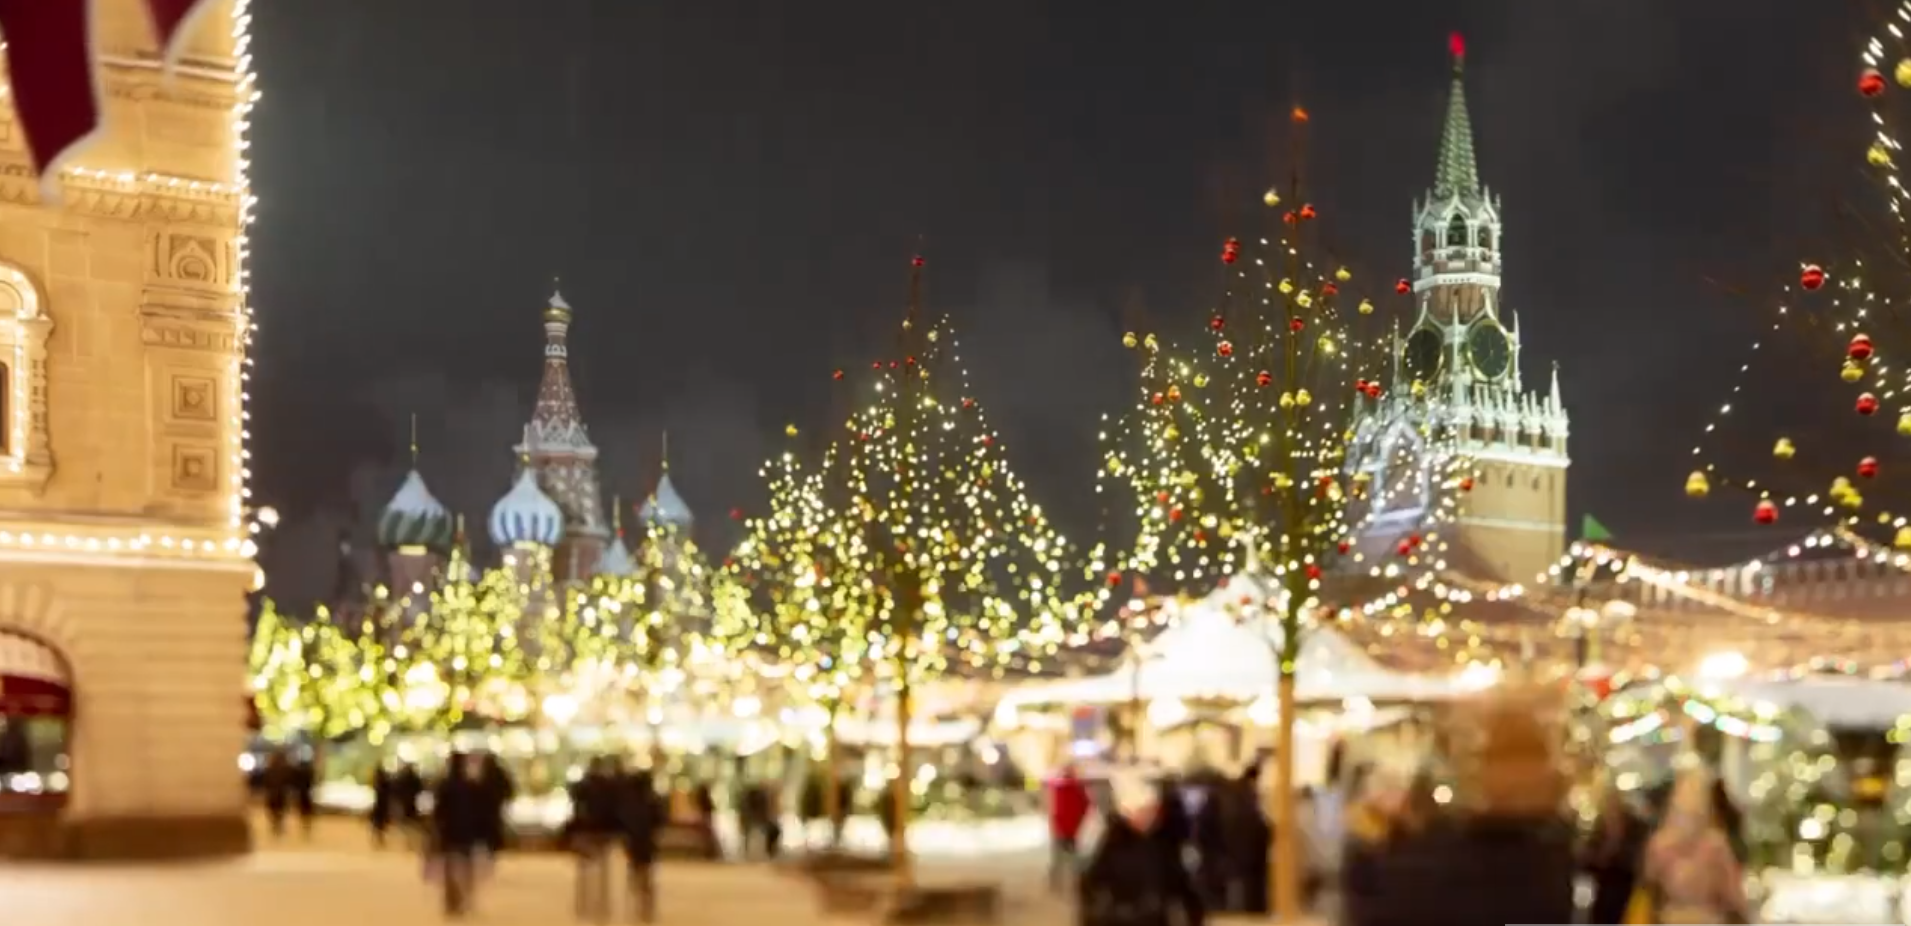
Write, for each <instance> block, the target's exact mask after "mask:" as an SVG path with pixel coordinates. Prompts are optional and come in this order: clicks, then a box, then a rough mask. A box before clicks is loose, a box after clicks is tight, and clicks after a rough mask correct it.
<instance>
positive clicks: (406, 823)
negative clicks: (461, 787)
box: [391, 762, 425, 847]
mask: <svg viewBox="0 0 1911 926" xmlns="http://www.w3.org/2000/svg"><path fill="white" fill-rule="evenodd" d="M391 782H392V822H393V823H395V824H397V825H398V827H399V832H400V833H402V834H403V836H404V838H405V839H406V840H408V841H411V842H409V843H408V844H410V845H412V846H414V847H415V846H416V845H417V843H416V842H415V841H412V840H416V839H417V838H418V837H419V835H420V826H421V822H422V821H420V820H419V818H418V799H419V798H420V797H423V796H424V793H425V779H424V776H422V775H420V774H418V767H417V766H415V765H413V764H411V763H410V762H406V763H404V764H402V765H400V766H398V771H396V772H393V773H392V776H391Z"/></svg>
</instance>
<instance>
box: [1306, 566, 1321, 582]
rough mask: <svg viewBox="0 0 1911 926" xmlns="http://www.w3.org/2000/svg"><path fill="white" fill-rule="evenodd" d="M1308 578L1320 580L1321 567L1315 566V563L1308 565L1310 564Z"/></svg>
mask: <svg viewBox="0 0 1911 926" xmlns="http://www.w3.org/2000/svg"><path fill="white" fill-rule="evenodd" d="M1307 577H1308V578H1310V579H1318V578H1320V567H1319V566H1316V565H1314V564H1313V563H1308V564H1307Z"/></svg>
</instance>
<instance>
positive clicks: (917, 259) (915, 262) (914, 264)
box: [909, 254, 928, 267]
mask: <svg viewBox="0 0 1911 926" xmlns="http://www.w3.org/2000/svg"><path fill="white" fill-rule="evenodd" d="M926 263H928V261H926V260H923V259H922V255H921V254H917V255H916V256H915V257H914V258H912V259H911V260H910V261H909V266H911V267H920V266H922V265H923V264H926Z"/></svg>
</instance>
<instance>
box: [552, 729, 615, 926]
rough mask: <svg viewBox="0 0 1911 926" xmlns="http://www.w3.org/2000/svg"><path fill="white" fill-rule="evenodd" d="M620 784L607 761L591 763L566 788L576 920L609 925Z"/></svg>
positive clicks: (566, 828) (600, 760)
mask: <svg viewBox="0 0 1911 926" xmlns="http://www.w3.org/2000/svg"><path fill="white" fill-rule="evenodd" d="M622 789H623V782H622V781H621V780H620V779H619V778H618V776H617V775H616V774H615V773H614V772H613V771H612V770H611V768H610V763H609V761H608V760H606V759H604V758H602V757H599V758H597V759H594V760H592V761H591V764H590V767H589V768H588V769H587V770H586V771H585V772H584V775H583V777H581V778H579V779H578V780H577V783H576V784H573V785H572V786H571V789H570V797H571V819H570V820H569V821H568V822H566V824H565V827H564V829H565V833H564V835H565V838H566V841H567V842H568V843H569V844H570V849H571V852H573V853H574V854H575V855H576V856H577V918H578V920H579V921H581V922H595V923H608V922H610V850H611V844H612V843H613V842H614V841H616V840H617V838H618V837H619V836H620V835H621V830H622V827H621V826H620V825H619V820H618V815H619V812H620V810H621V807H620V806H619V805H620V804H621V803H622V797H623V795H622V793H621V792H622Z"/></svg>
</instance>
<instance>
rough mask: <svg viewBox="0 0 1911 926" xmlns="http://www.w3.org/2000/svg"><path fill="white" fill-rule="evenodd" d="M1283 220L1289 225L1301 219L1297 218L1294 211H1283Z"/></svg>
mask: <svg viewBox="0 0 1911 926" xmlns="http://www.w3.org/2000/svg"><path fill="white" fill-rule="evenodd" d="M1281 221H1283V222H1286V223H1287V224H1289V225H1292V224H1294V223H1295V222H1297V221H1299V219H1297V218H1295V217H1294V213H1292V212H1283V213H1281Z"/></svg>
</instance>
